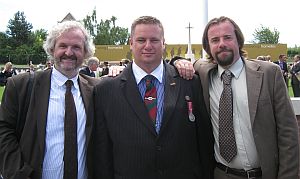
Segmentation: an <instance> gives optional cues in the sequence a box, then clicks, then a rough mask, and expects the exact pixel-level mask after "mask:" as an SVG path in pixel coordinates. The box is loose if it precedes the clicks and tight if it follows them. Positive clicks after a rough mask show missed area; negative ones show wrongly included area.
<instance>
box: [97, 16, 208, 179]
mask: <svg viewBox="0 0 300 179" xmlns="http://www.w3.org/2000/svg"><path fill="white" fill-rule="evenodd" d="M131 29H132V31H131V38H130V46H131V50H132V52H133V54H134V60H133V63H132V64H130V65H128V66H127V67H126V68H125V69H124V70H123V72H122V73H121V74H120V75H119V76H118V77H116V78H114V79H102V81H101V82H100V84H99V85H97V86H96V88H95V94H96V98H95V105H96V107H95V111H96V116H95V117H96V119H95V141H94V144H95V149H94V161H95V163H94V166H96V168H95V174H94V175H95V176H97V177H98V178H99V179H111V178H115V179H121V178H122V179H141V178H143V179H158V178H159V179H182V178H184V179H199V178H203V179H204V178H205V179H209V178H210V176H211V174H212V164H213V139H212V138H213V137H212V131H211V130H212V129H211V125H210V122H209V118H208V115H207V112H206V110H205V107H204V106H203V104H204V102H203V97H202V93H201V84H200V81H199V78H197V76H195V77H194V79H193V80H192V81H186V80H184V79H182V78H180V77H179V76H178V74H177V72H176V71H175V69H174V68H173V67H172V66H170V65H169V64H166V63H164V62H163V60H162V54H163V49H164V47H165V42H164V32H163V27H162V24H161V23H160V21H159V20H158V19H156V18H154V17H150V16H143V17H140V18H138V19H137V20H135V21H134V23H133V24H132V28H131ZM148 75H152V76H153V78H154V79H153V81H152V83H154V84H153V85H154V86H155V88H156V92H157V95H154V96H151V97H146V93H147V89H146V87H145V85H146V83H147V82H145V78H144V77H147V76H148ZM146 100H151V101H152V100H156V102H157V104H156V105H154V106H155V107H156V109H157V111H156V113H155V114H156V115H155V117H154V119H152V118H151V116H152V115H149V114H148V109H147V107H146V105H145V104H144V101H146ZM202 175H203V177H202Z"/></svg>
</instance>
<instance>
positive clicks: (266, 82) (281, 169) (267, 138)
mask: <svg viewBox="0 0 300 179" xmlns="http://www.w3.org/2000/svg"><path fill="white" fill-rule="evenodd" d="M202 44H203V47H204V49H205V51H206V52H207V55H208V60H207V61H201V60H199V61H197V62H196V63H195V64H194V68H195V70H196V72H197V73H198V74H199V75H200V78H201V82H202V87H203V94H204V100H205V104H206V107H207V109H208V111H209V113H210V116H211V123H212V126H213V133H214V138H215V144H214V149H215V159H216V162H217V164H216V168H215V171H214V178H215V179H244V178H256V179H275V178H276V179H284V178H290V179H298V171H299V144H298V125H297V121H296V117H295V114H294V111H293V108H292V106H291V101H290V98H289V96H288V92H287V88H286V87H285V82H284V80H283V77H282V73H281V70H280V68H279V66H277V65H274V64H273V63H269V62H264V61H256V60H254V61H249V60H244V58H243V55H244V54H245V51H243V46H244V36H243V34H242V32H241V30H240V28H239V27H238V25H237V24H236V23H235V22H234V21H233V20H232V19H230V18H228V17H224V16H222V17H219V18H213V19H212V20H210V21H209V22H208V24H207V26H206V28H205V30H204V34H203V37H202ZM186 63H187V64H188V63H190V62H188V61H183V60H181V61H179V62H176V63H175V64H176V67H177V68H179V69H180V71H181V72H182V71H184V73H183V74H190V73H191V72H192V71H193V70H190V71H191V72H189V71H188V72H186V71H185V70H183V68H185V67H184V66H186ZM225 70H229V71H231V72H232V75H233V77H232V85H231V87H232V93H233V97H232V99H233V106H232V107H233V110H232V112H233V119H232V120H233V128H234V136H235V143H236V151H237V152H236V154H235V155H233V156H234V157H233V159H232V160H231V161H227V160H226V159H225V158H224V157H223V156H222V155H221V147H220V145H221V144H220V141H219V138H220V135H219V133H220V132H219V131H220V125H219V124H220V122H219V121H220V118H221V116H219V111H220V109H219V103H220V101H221V99H220V94H221V91H222V90H223V85H222V78H221V74H222V72H223V71H225ZM228 112H230V111H228ZM225 137H226V138H228V139H229V138H231V137H232V136H230V135H228V134H227V135H225Z"/></svg>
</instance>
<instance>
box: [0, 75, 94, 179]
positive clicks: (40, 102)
mask: <svg viewBox="0 0 300 179" xmlns="http://www.w3.org/2000/svg"><path fill="white" fill-rule="evenodd" d="M51 72H52V70H46V71H43V72H37V73H36V74H35V77H34V83H33V88H32V95H31V100H30V104H29V108H28V113H27V116H26V122H25V125H24V129H23V133H22V136H21V138H20V140H19V141H18V139H17V137H16V134H15V128H16V125H17V124H16V123H17V119H18V116H20V115H22V114H20V111H22V108H23V107H24V105H23V104H24V100H25V98H26V97H25V95H26V94H27V93H26V89H27V83H28V79H29V78H28V77H29V75H28V74H26V73H24V74H20V75H17V76H14V77H12V78H10V79H9V80H8V83H7V86H6V88H5V92H4V95H3V98H2V103H1V108H0V109H1V110H0V113H1V114H0V146H1V148H0V167H1V173H2V175H3V176H4V177H5V178H27V177H30V178H32V179H39V178H41V173H42V167H43V166H42V164H43V157H44V151H45V131H46V123H47V121H46V120H47V110H48V103H49V95H50V79H51ZM97 81H98V80H96V79H94V78H90V77H87V76H85V75H79V87H80V92H81V95H82V98H83V102H84V106H85V110H86V115H87V121H86V137H87V140H86V141H87V146H89V145H88V144H89V143H90V142H91V133H92V125H93V115H94V113H93V100H91V99H92V94H93V86H95V84H96V83H97ZM89 150H90V149H89V147H88V151H89ZM87 162H88V167H90V166H89V162H90V156H89V152H88V157H87Z"/></svg>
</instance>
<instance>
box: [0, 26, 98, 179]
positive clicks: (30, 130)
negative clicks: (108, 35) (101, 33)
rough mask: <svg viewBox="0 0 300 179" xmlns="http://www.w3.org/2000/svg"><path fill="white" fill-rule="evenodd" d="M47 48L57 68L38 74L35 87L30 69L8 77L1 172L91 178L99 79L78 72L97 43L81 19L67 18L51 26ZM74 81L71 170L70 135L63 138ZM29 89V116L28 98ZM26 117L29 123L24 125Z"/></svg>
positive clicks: (0, 131) (1, 119) (0, 132)
mask: <svg viewBox="0 0 300 179" xmlns="http://www.w3.org/2000/svg"><path fill="white" fill-rule="evenodd" d="M44 49H45V51H46V52H47V54H48V55H49V56H50V57H51V59H54V67H53V69H51V70H46V71H42V72H37V73H36V74H34V78H33V84H32V90H31V92H27V90H30V88H29V87H27V85H30V83H29V82H28V81H29V79H30V78H29V75H28V73H27V74H26V73H24V74H21V75H17V76H14V77H12V78H10V79H9V80H8V82H7V86H6V88H5V91H4V95H3V98H2V102H1V108H0V109H1V111H0V113H1V114H0V146H1V147H0V170H1V174H2V175H3V177H4V178H16V179H17V178H18V179H21V178H22V179H25V178H31V179H40V178H43V179H53V178H56V179H62V178H69V179H71V178H72V179H74V178H80V179H85V178H92V176H91V173H90V172H89V171H88V170H90V169H91V168H90V167H91V165H88V163H89V161H90V159H91V156H90V155H89V154H90V152H88V151H89V150H90V148H89V146H90V145H89V144H90V142H91V141H92V140H91V133H92V125H93V114H94V113H93V100H92V97H93V95H92V92H93V86H95V85H96V82H97V81H96V79H94V78H90V77H88V76H85V75H78V71H79V68H80V67H81V65H82V63H83V60H84V59H86V58H89V57H91V56H93V54H94V50H95V47H94V45H93V42H92V39H91V38H90V36H89V35H88V33H87V31H86V30H85V29H84V27H83V26H82V24H80V23H79V22H76V21H67V22H63V23H59V24H57V26H56V27H55V28H54V29H53V30H52V31H50V33H49V36H48V37H47V40H46V41H45V43H44ZM70 80H71V81H72V82H73V84H74V85H73V86H72V87H71V92H72V94H73V98H74V102H75V107H76V112H77V114H75V116H76V118H75V117H74V118H73V119H77V120H75V123H77V127H74V128H75V129H74V135H75V136H76V137H77V141H76V140H75V141H74V142H75V145H77V156H76V154H75V156H74V158H75V160H74V161H75V162H74V164H75V163H76V164H77V166H76V165H75V168H72V169H71V167H70V168H69V167H67V166H66V162H68V161H67V160H66V159H65V154H64V149H65V147H66V146H64V142H65V141H66V139H67V138H64V134H66V129H67V127H66V125H65V121H64V116H65V91H66V85H65V82H66V81H70ZM30 93H31V98H30V103H29V108H28V112H27V115H26V116H25V115H24V113H26V111H25V110H26V107H25V106H26V102H25V101H26V98H27V95H28V94H30ZM22 121H24V123H25V124H24V128H23V126H21V127H20V123H22ZM19 127H20V128H19ZM16 128H18V129H16ZM21 128H23V130H21ZM18 134H20V135H18ZM74 150H76V147H75V149H74ZM71 165H72V164H71ZM87 168H88V170H87ZM67 175H69V177H67Z"/></svg>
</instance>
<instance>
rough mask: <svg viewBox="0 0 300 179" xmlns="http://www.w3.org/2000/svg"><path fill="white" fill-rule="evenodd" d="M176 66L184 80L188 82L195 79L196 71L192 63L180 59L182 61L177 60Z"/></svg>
mask: <svg viewBox="0 0 300 179" xmlns="http://www.w3.org/2000/svg"><path fill="white" fill-rule="evenodd" d="M174 65H175V67H176V68H177V70H178V72H179V75H180V76H181V77H182V78H184V79H186V80H190V79H192V78H193V75H194V73H195V69H194V67H193V63H192V62H190V61H188V60H184V59H180V60H176V61H175V63H174Z"/></svg>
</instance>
